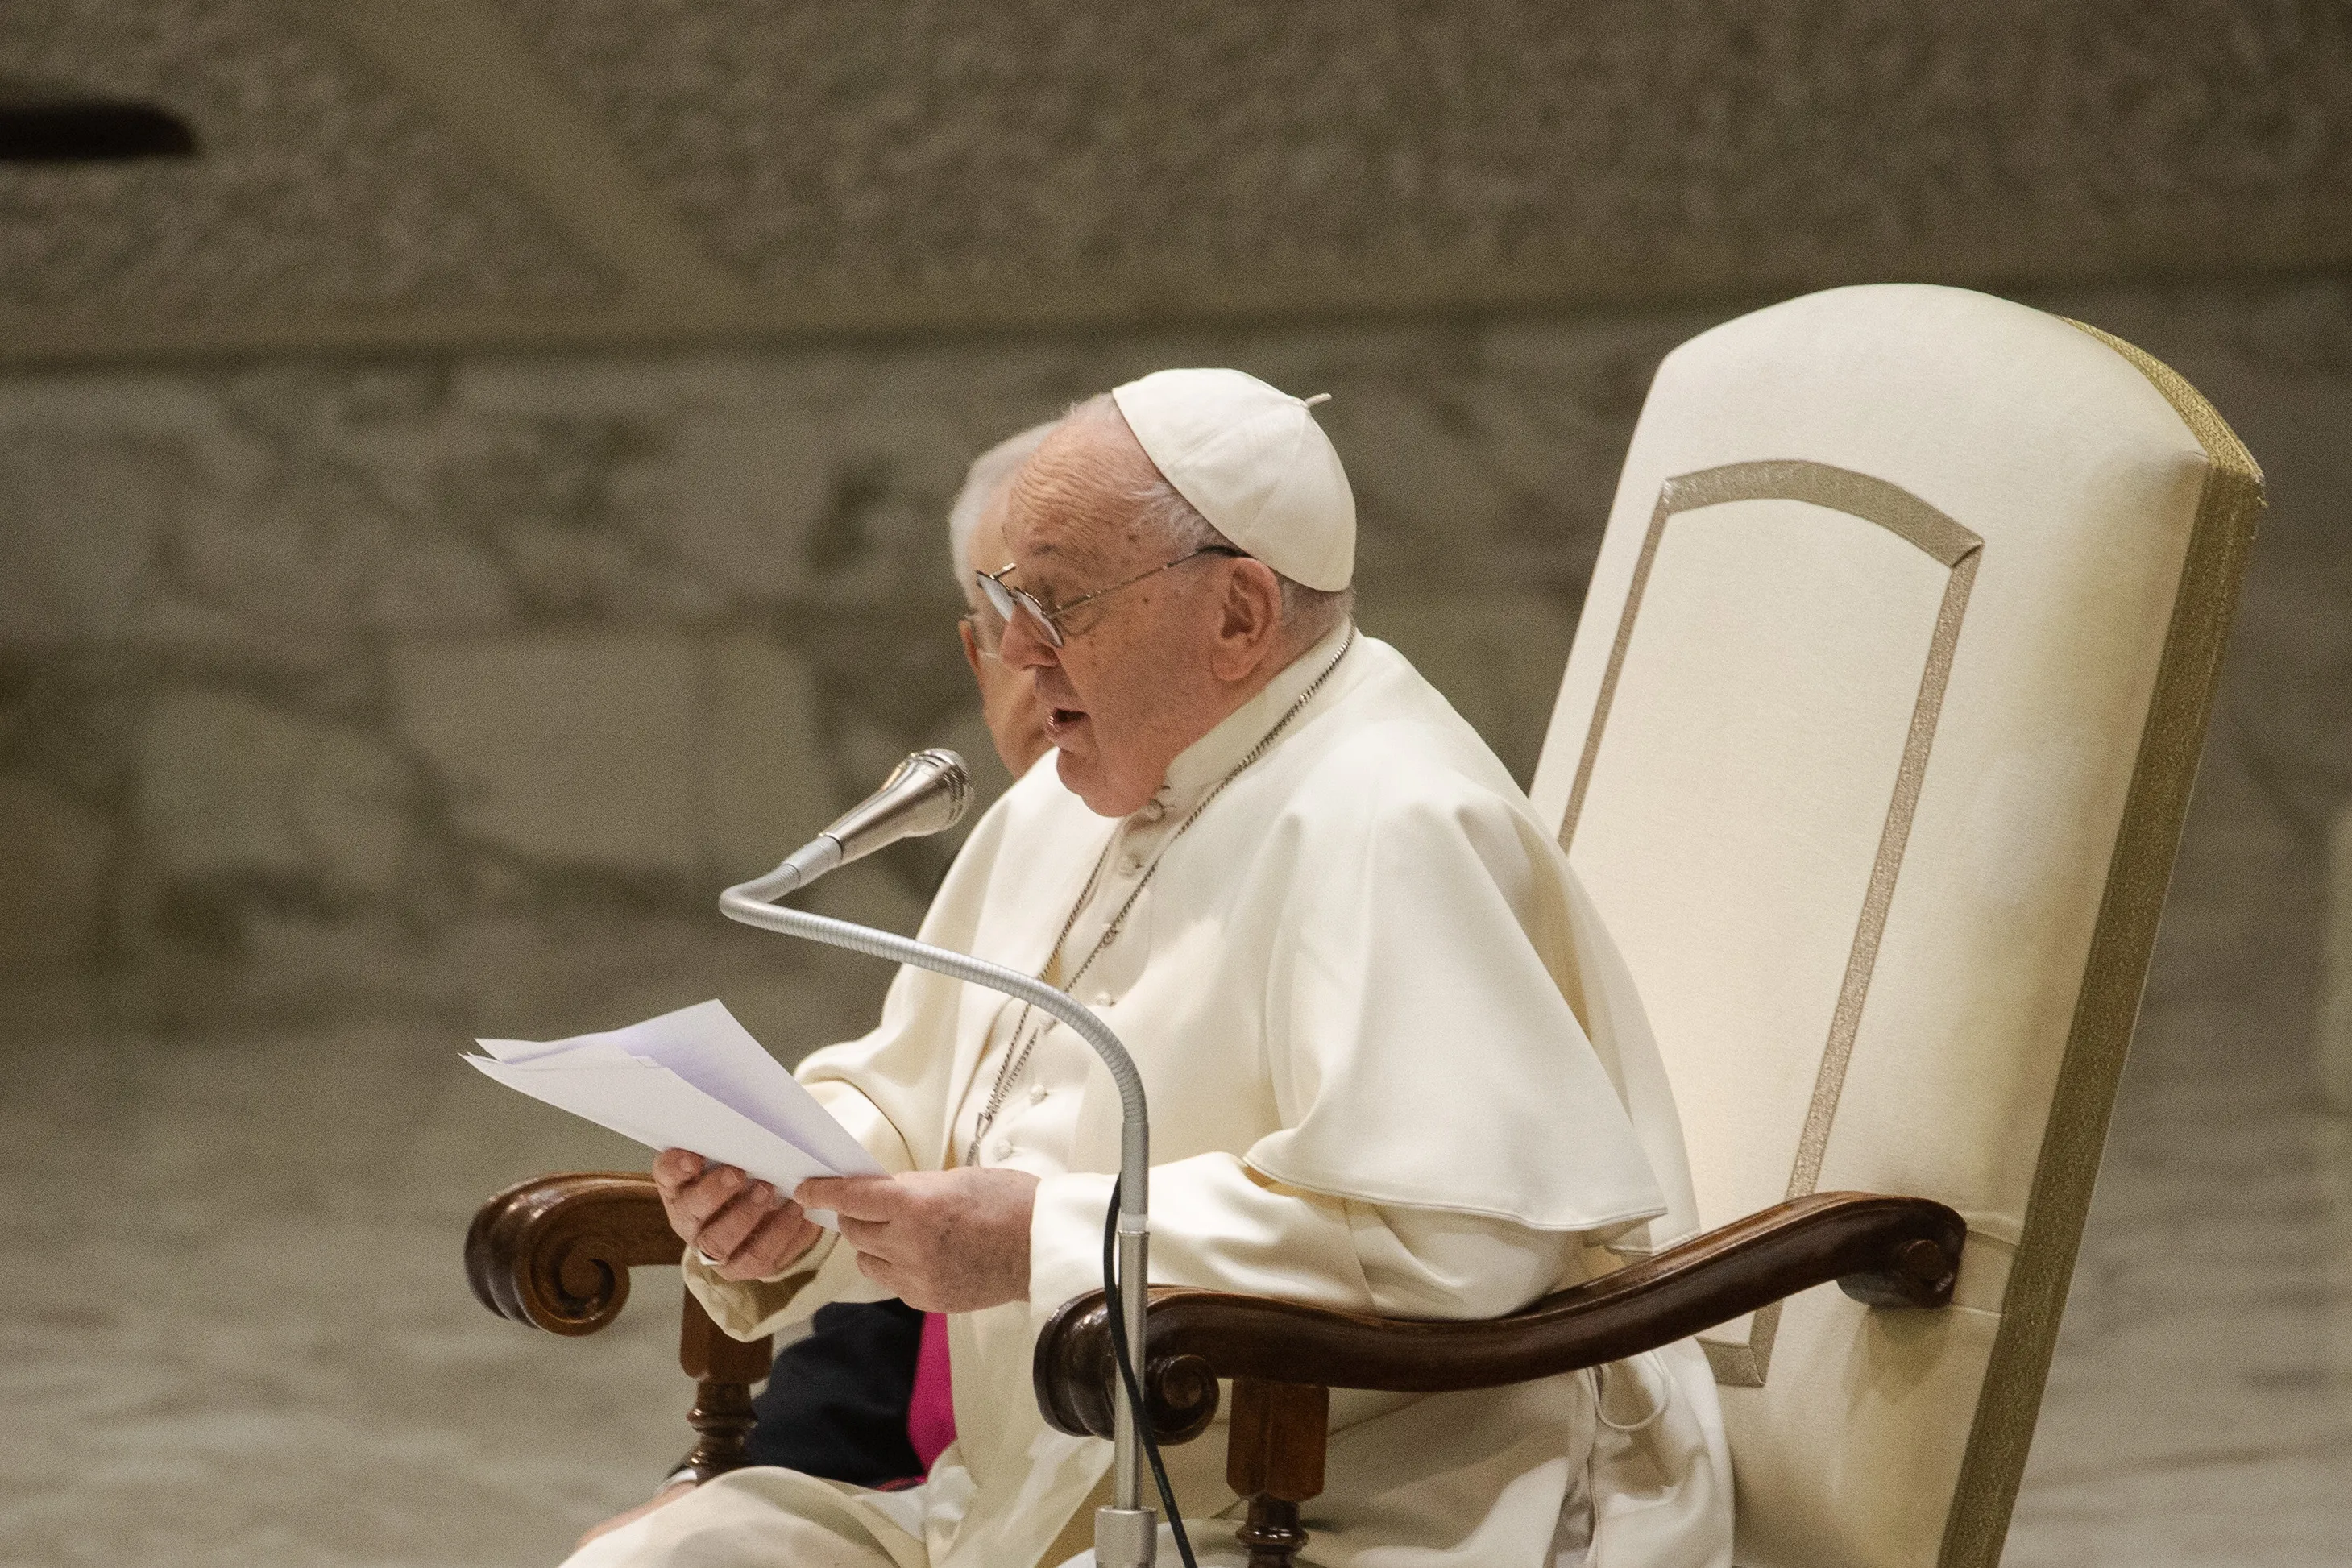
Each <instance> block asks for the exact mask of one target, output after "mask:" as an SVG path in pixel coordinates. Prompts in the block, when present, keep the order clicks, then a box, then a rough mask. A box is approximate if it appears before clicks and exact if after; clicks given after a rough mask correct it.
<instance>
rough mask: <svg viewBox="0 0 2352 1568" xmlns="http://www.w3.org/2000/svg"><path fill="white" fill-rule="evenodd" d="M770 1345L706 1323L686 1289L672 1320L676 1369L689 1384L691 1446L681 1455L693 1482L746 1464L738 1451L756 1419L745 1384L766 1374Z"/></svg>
mask: <svg viewBox="0 0 2352 1568" xmlns="http://www.w3.org/2000/svg"><path fill="white" fill-rule="evenodd" d="M770 1344H771V1342H770V1341H768V1340H765V1339H760V1340H754V1341H752V1342H750V1343H748V1344H747V1343H745V1342H743V1341H741V1340H739V1339H735V1338H733V1337H732V1336H730V1334H728V1333H727V1332H726V1331H723V1330H721V1329H720V1328H719V1325H718V1324H716V1323H714V1322H712V1321H710V1314H709V1313H708V1312H706V1311H704V1310H702V1303H701V1302H699V1301H698V1300H695V1299H694V1292H692V1291H691V1290H689V1291H688V1292H687V1295H686V1311H685V1313H684V1314H683V1316H681V1318H680V1319H679V1321H678V1335H677V1364H678V1365H679V1366H680V1367H682V1368H684V1369H685V1372H686V1375H687V1376H688V1377H690V1378H692V1379H694V1406H693V1408H692V1409H690V1410H688V1412H687V1413H686V1419H687V1424H688V1425H689V1426H692V1427H693V1428H694V1432H695V1442H694V1447H693V1448H692V1449H691V1450H689V1451H688V1454H687V1456H686V1462H687V1464H688V1466H690V1467H691V1468H693V1470H694V1473H695V1477H696V1479H698V1480H705V1481H707V1480H709V1479H710V1478H711V1477H713V1476H719V1475H724V1474H726V1473H727V1472H728V1471H729V1470H740V1469H741V1468H743V1467H744V1466H745V1465H746V1464H748V1463H750V1460H749V1459H748V1458H746V1457H745V1454H744V1447H745V1443H746V1441H747V1440H748V1439H749V1438H750V1436H751V1427H752V1425H753V1423H754V1422H755V1421H757V1419H758V1417H757V1416H755V1415H752V1413H751V1385H752V1384H755V1383H757V1382H759V1381H760V1380H761V1378H763V1377H765V1376H767V1375H768V1372H769V1368H770V1367H771V1365H772V1363H773V1361H774V1357H773V1356H772V1354H771V1353H770Z"/></svg>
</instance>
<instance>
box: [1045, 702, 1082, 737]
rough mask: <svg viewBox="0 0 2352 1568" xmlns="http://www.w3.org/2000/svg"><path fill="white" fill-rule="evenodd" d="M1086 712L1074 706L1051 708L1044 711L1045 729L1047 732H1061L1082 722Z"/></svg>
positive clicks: (1056, 733) (1069, 729)
mask: <svg viewBox="0 0 2352 1568" xmlns="http://www.w3.org/2000/svg"><path fill="white" fill-rule="evenodd" d="M1085 719H1086V714H1085V712H1084V711H1082V710H1079V709H1076V708H1053V709H1048V710H1046V713H1045V729H1046V731H1047V732H1048V733H1049V734H1055V735H1059V734H1063V733H1066V732H1067V731H1071V730H1074V729H1076V728H1077V726H1078V725H1079V724H1080V723H1082V722H1084V721H1085Z"/></svg>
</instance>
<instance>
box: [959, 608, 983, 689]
mask: <svg viewBox="0 0 2352 1568" xmlns="http://www.w3.org/2000/svg"><path fill="white" fill-rule="evenodd" d="M956 635H957V636H958V637H961V638H963V661H964V663H966V664H968V665H970V666H971V678H972V679H974V680H978V679H980V638H979V637H975V636H973V635H972V630H971V616H964V617H963V618H962V619H961V620H960V621H958V622H956Z"/></svg>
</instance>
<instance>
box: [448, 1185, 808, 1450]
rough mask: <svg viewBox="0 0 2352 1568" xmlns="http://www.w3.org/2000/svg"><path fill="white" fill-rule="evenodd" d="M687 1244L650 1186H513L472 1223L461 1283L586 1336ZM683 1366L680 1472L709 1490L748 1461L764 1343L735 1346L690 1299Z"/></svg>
mask: <svg viewBox="0 0 2352 1568" xmlns="http://www.w3.org/2000/svg"><path fill="white" fill-rule="evenodd" d="M685 1251H686V1244H685V1243H683V1242H681V1241H680V1240H678V1238H677V1233H676V1232H675V1231H673V1230H671V1229H670V1227H669V1220H668V1219H667V1216H665V1215H663V1213H662V1205H661V1194H659V1193H658V1192H656V1190H655V1188H654V1181H653V1178H652V1177H651V1176H647V1175H643V1174H640V1173H635V1172H630V1171H585V1172H580V1173H574V1174H572V1175H562V1176H534V1177H533V1178H531V1179H530V1181H527V1182H518V1183H517V1184H514V1185H513V1186H511V1187H509V1188H508V1189H507V1190H506V1191H504V1192H502V1193H499V1194H497V1195H496V1196H495V1197H492V1198H491V1199H490V1200H489V1201H488V1203H486V1204H484V1205H482V1206H481V1207H480V1208H479V1209H478V1210H476V1211H475V1213H474V1223H473V1224H472V1226H469V1227H468V1228H467V1232H466V1282H467V1284H468V1285H471V1286H472V1287H473V1288H474V1299H475V1300H478V1301H479V1302H481V1304H482V1305H483V1306H485V1307H488V1309H489V1310H491V1311H493V1312H496V1313H497V1314H498V1315H499V1316H500V1317H502V1318H511V1319H513V1320H514V1321H516V1322H518V1323H529V1324H530V1325H531V1326H532V1327H533V1328H539V1329H545V1330H547V1331H549V1332H550V1333H556V1334H593V1333H594V1332H595V1331H597V1330H599V1329H601V1328H603V1327H604V1325H605V1324H607V1323H609V1322H611V1321H613V1320H614V1319H615V1318H617V1317H619V1316H620V1315H621V1309H622V1308H623V1307H624V1306H626V1305H627V1304H628V1300H629V1270H630V1269H632V1268H650V1267H659V1266H667V1267H673V1268H674V1267H676V1266H677V1260H678V1258H680V1257H681V1256H682V1255H683V1254H684V1253H685ZM677 1360H678V1365H679V1366H681V1367H683V1368H684V1369H685V1371H686V1374H687V1375H688V1377H691V1378H693V1379H694V1381H695V1401H694V1406H693V1408H692V1409H690V1410H688V1412H687V1417H686V1418H687V1421H688V1424H689V1425H690V1426H693V1428H694V1430H695V1433H696V1440H695V1444H694V1447H693V1448H692V1450H691V1451H689V1452H688V1455H687V1457H686V1460H685V1466H686V1468H691V1469H692V1470H693V1471H694V1472H695V1474H696V1476H697V1478H698V1479H704V1480H708V1479H709V1478H710V1477H712V1476H715V1475H718V1474H719V1473H720V1472H721V1471H724V1470H731V1469H736V1468H740V1466H742V1465H743V1464H744V1463H745V1462H746V1461H745V1458H744V1452H743V1447H744V1439H745V1437H746V1436H748V1435H749V1434H750V1432H751V1426H752V1423H753V1420H754V1417H753V1415H752V1414H751V1385H752V1384H755V1383H758V1382H759V1381H760V1380H761V1379H762V1378H764V1377H766V1376H767V1375H768V1368H769V1364H770V1362H771V1360H772V1356H771V1352H770V1342H769V1341H767V1340H764V1339H761V1340H754V1341H751V1342H748V1343H747V1342H743V1341H740V1340H737V1339H733V1338H730V1336H729V1335H727V1334H726V1333H724V1332H722V1331H720V1329H719V1325H718V1324H716V1323H714V1322H712V1321H710V1315H709V1313H708V1312H706V1311H704V1310H702V1303H701V1302H699V1301H698V1300H695V1299H694V1296H693V1294H692V1292H688V1295H687V1298H686V1310H685V1312H684V1314H683V1316H682V1317H681V1318H680V1320H679V1324H678V1346H677Z"/></svg>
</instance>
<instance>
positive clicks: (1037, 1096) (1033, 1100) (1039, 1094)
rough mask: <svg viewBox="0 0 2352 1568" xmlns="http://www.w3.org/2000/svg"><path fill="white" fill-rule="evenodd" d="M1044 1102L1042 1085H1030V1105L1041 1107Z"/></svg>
mask: <svg viewBox="0 0 2352 1568" xmlns="http://www.w3.org/2000/svg"><path fill="white" fill-rule="evenodd" d="M1029 1103H1030V1104H1032V1105H1042V1104H1044V1103H1045V1085H1044V1084H1042V1083H1033V1084H1031V1085H1030V1086H1029Z"/></svg>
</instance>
